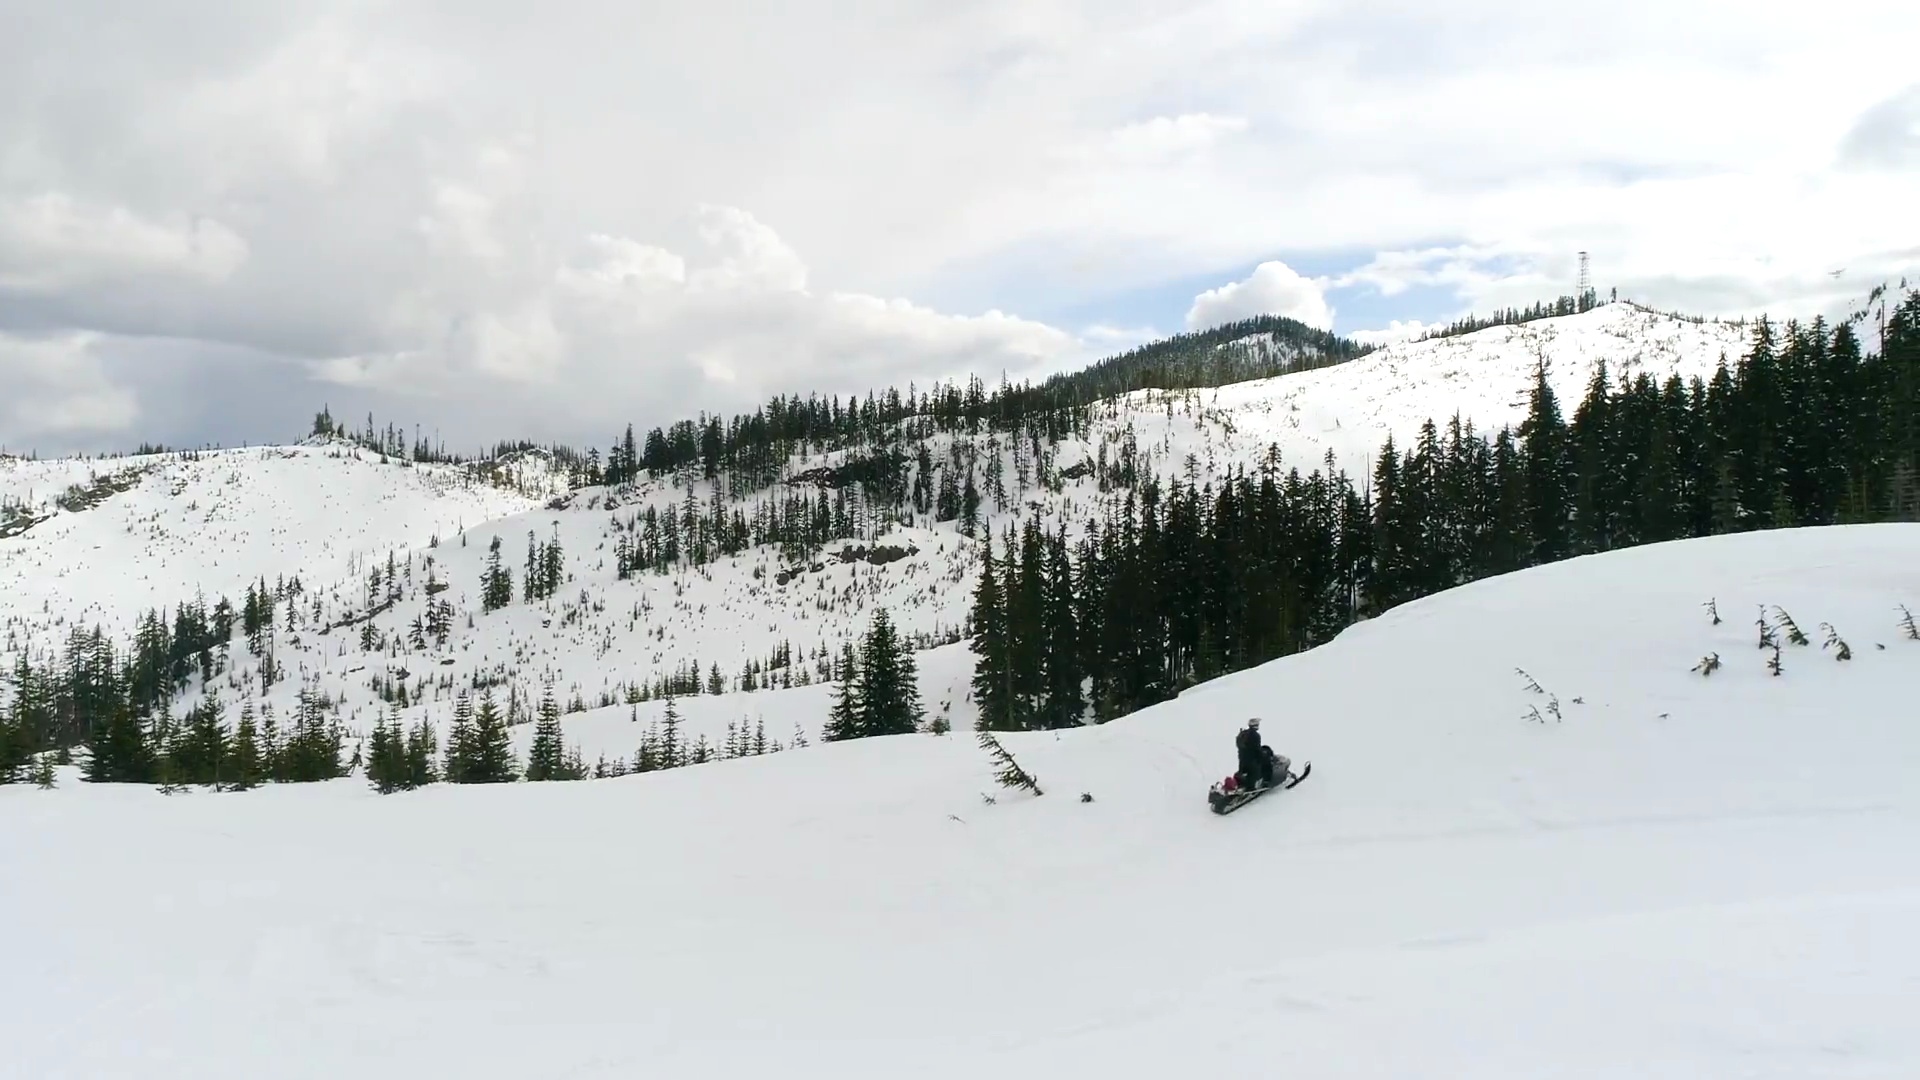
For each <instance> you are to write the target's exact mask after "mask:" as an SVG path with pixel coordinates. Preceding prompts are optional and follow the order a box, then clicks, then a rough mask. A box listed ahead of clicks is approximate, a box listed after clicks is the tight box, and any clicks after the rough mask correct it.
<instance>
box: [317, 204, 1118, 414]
mask: <svg viewBox="0 0 1920 1080" xmlns="http://www.w3.org/2000/svg"><path fill="white" fill-rule="evenodd" d="M695 224H696V228H695V230H694V231H695V233H696V234H697V235H698V236H699V237H700V239H701V241H702V242H703V246H704V248H705V249H706V254H707V255H708V256H709V258H708V259H707V261H704V262H701V261H697V260H692V259H689V258H688V257H686V256H683V255H681V254H678V253H676V252H672V251H668V250H666V249H664V248H661V247H658V246H654V245H650V244H645V243H642V242H640V241H637V240H634V239H631V238H628V237H620V236H610V235H606V234H597V235H593V236H589V237H586V238H584V239H583V240H582V242H581V243H580V244H579V245H578V247H577V249H576V251H575V252H574V253H573V257H572V258H571V259H569V260H568V261H567V262H565V263H563V264H562V265H560V266H558V267H557V268H556V269H555V270H554V272H553V273H552V275H551V277H550V279H548V280H547V281H545V282H539V283H534V284H531V285H530V286H529V287H528V289H527V290H526V291H525V292H524V293H523V294H521V295H520V296H519V297H518V298H517V299H514V300H511V301H507V300H503V299H501V298H500V297H499V296H498V295H496V294H492V293H490V292H486V291H484V290H483V291H482V293H481V294H480V295H479V297H478V298H477V299H476V300H475V302H474V304H473V305H471V306H468V305H466V304H463V303H462V301H461V299H460V298H458V297H454V296H448V295H438V296H427V295H422V294H417V293H416V294H410V295H408V296H406V297H404V298H403V300H402V301H400V302H399V303H398V304H397V305H396V307H395V309H394V313H393V315H392V318H391V319H390V320H389V322H388V326H389V327H390V328H391V329H392V330H393V338H392V344H391V347H389V348H386V349H382V350H376V351H369V352H365V353H360V354H355V355H351V356H343V357H333V358H329V359H325V360H321V361H317V362H314V363H313V364H311V365H310V368H311V370H312V372H313V373H314V375H315V376H316V377H318V378H320V379H323V380H325V381H328V382H333V383H337V384H340V385H342V386H351V387H359V388H372V389H377V390H381V391H385V392H389V393H396V394H409V395H417V396H419V397H422V398H426V399H438V400H441V401H451V400H457V399H461V398H463V397H472V396H473V395H476V394H478V395H483V396H484V395H487V394H490V393H492V394H498V393H503V392H504V393H511V394H513V395H515V397H514V400H515V402H516V404H518V405H519V406H521V407H522V408H524V409H527V410H529V411H546V410H551V411H558V410H561V409H565V410H568V411H569V412H570V413H571V414H572V415H573V416H574V417H575V418H578V419H586V420H589V421H591V422H592V423H593V424H594V425H595V426H594V427H593V428H592V430H594V431H600V430H603V429H605V428H607V427H609V426H611V425H614V424H616V423H618V422H620V421H622V420H623V419H625V418H626V417H628V416H630V415H631V414H632V412H633V411H634V408H635V405H636V403H643V402H647V401H652V400H658V399H661V398H665V399H668V400H671V401H673V402H675V403H676V409H677V410H678V411H680V412H692V411H695V410H697V409H701V408H709V407H713V406H716V405H724V406H727V407H733V408H751V407H752V406H753V405H754V404H756V403H757V402H758V401H761V400H764V398H765V397H766V396H768V395H771V394H774V393H807V392H813V391H819V392H823V393H839V394H843V395H844V394H853V393H864V392H865V391H867V390H869V389H872V388H874V387H876V386H880V385H885V384H887V383H889V382H895V381H899V382H904V381H906V380H908V379H918V380H920V382H921V383H922V385H925V384H926V383H928V382H930V381H932V380H934V379H937V378H959V377H962V376H964V375H966V374H970V373H975V372H978V373H981V374H984V375H993V376H997V375H998V374H999V373H1000V372H1002V371H1005V372H1008V373H1009V374H1010V375H1011V376H1012V377H1014V378H1020V377H1023V376H1026V375H1031V374H1039V373H1044V372H1047V371H1050V370H1053V368H1054V367H1056V366H1057V365H1058V363H1059V362H1060V361H1062V360H1063V359H1066V358H1077V359H1085V358H1086V356H1087V355H1088V353H1087V347H1086V346H1084V345H1083V344H1082V343H1081V342H1080V341H1078V340H1076V339H1075V338H1074V337H1073V336H1072V335H1070V334H1067V333H1065V332H1063V331H1061V330H1058V329H1055V328H1053V327H1050V326H1047V325H1045V324H1042V323H1038V322H1035V321H1032V320H1028V319H1022V318H1019V317H1016V316H1013V315H1009V314H1006V313H1004V312H1000V311H988V312H986V313H984V314H981V315H978V316H959V315H951V314H944V313H941V312H938V311H935V310H933V309H931V308H928V307H926V306H923V305H919V304H915V303H912V302H910V301H908V300H904V299H886V298H882V297H877V296H871V295H866V294H861V293H852V292H829V291H817V290H813V289H811V288H809V287H808V284H807V280H808V270H807V267H806V265H805V264H804V263H803V262H802V261H801V259H800V256H799V255H798V253H796V252H795V251H794V250H793V249H792V248H791V247H789V246H788V245H787V244H786V243H785V242H784V241H783V240H782V239H781V238H780V236H779V235H778V234H777V233H775V232H774V231H773V230H772V229H771V228H769V227H768V226H767V225H766V224H765V223H763V222H761V221H759V220H758V219H756V218H755V217H754V216H753V215H751V214H749V213H746V212H745V211H743V210H740V209H737V208H734V207H721V206H702V207H700V208H698V210H697V212H696V214H695ZM531 280H532V279H529V281H531ZM501 312H509V313H510V314H502V313H501ZM436 326H438V327H440V328H441V332H440V333H438V334H434V333H431V332H430V331H431V329H432V328H434V327H436ZM428 339H431V340H430V341H429V340H428ZM423 342H425V343H424V344H423Z"/></svg>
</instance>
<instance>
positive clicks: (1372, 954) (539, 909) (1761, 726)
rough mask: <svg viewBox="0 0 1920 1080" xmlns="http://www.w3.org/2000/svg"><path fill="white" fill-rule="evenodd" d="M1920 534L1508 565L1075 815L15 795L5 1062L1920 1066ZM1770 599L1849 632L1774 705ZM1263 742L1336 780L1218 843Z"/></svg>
mask: <svg viewBox="0 0 1920 1080" xmlns="http://www.w3.org/2000/svg"><path fill="white" fill-rule="evenodd" d="M1916 551H1920V526H1915V525H1884V526H1862V527H1847V528H1832V529H1817V530H1797V531H1788V532H1776V533H1767V534H1749V535H1740V536H1732V537H1720V538H1715V539H1711V540H1703V541H1688V542H1683V543H1677V544H1666V545H1658V546H1651V547H1646V548H1639V549H1634V550H1629V551H1624V552H1616V553H1612V554H1607V555H1602V556H1596V557H1590V558H1585V559H1579V560H1574V561H1570V562H1566V563H1561V564H1557V565H1553V566H1548V567H1542V568H1539V569H1535V570H1531V571H1528V572H1525V573H1522V574H1517V575H1512V576H1509V577H1506V578H1501V579H1495V580H1490V581H1485V582H1480V583H1477V584H1474V585H1471V586H1468V587H1465V588H1461V589H1457V590H1454V591H1451V592H1448V593H1445V594H1441V595H1438V596H1434V597H1431V598H1428V599H1426V600H1422V601H1418V602H1415V603H1411V604H1408V605H1406V606H1404V607H1402V608H1399V609H1397V610H1395V611H1393V612H1390V613H1388V614H1387V615H1385V616H1383V617H1381V618H1379V619H1377V620H1374V621H1372V622H1370V623H1366V624H1363V625H1360V626H1357V627H1355V628H1353V629H1351V630H1350V631H1348V632H1347V633H1346V634H1345V635H1343V636H1342V637H1341V638H1340V639H1338V640H1337V641H1335V642H1333V643H1332V644H1330V645H1328V646H1326V647H1324V648H1321V649H1318V650H1315V651H1312V652H1309V653H1305V654H1302V655H1299V656H1295V657H1289V658H1286V659H1283V660H1280V661H1277V662H1275V663H1272V664H1268V665H1265V666H1263V667H1260V668H1257V669H1254V670H1251V671H1246V672H1242V673H1240V674H1238V675H1235V676H1231V677H1228V678H1224V679H1220V680H1217V681H1215V682H1212V683H1209V684H1206V685H1204V686H1202V687H1199V688H1196V689H1195V690H1193V691H1190V692H1189V693H1187V694H1186V695H1185V696H1183V697H1182V698H1181V699H1179V700H1177V701H1174V702H1171V703H1168V704H1166V705H1163V706H1161V707H1158V708H1154V709H1151V710H1147V711H1144V712H1141V713H1138V714H1135V715H1133V716H1130V717H1126V718H1123V719H1121V720H1118V721H1116V722H1114V723H1111V724H1108V725H1106V726H1103V727H1099V728H1090V729H1087V730H1082V731H1074V732H1071V733H1066V734H1062V735H1058V736H1056V735H1052V734H1031V735H1021V736H1011V737H1008V738H1007V739H1006V743H1007V745H1008V746H1009V748H1011V749H1012V750H1013V752H1014V753H1015V754H1016V755H1017V756H1018V757H1019V759H1020V761H1021V763H1022V764H1023V765H1025V766H1026V767H1027V768H1028V769H1029V770H1030V771H1031V772H1032V773H1034V774H1035V775H1036V776H1037V778H1038V780H1039V783H1040V785H1041V786H1042V788H1043V789H1044V790H1045V794H1044V795H1042V796H1040V797H1037V798H1036V797H1034V796H1031V795H1026V794H1016V793H1013V792H1008V791H1004V790H998V789H995V788H994V787H993V786H992V782H991V778H990V770H989V765H988V762H987V759H986V757H985V755H984V754H983V753H982V752H981V751H980V750H979V748H978V747H977V746H975V745H974V743H973V740H972V739H971V737H969V736H968V735H967V734H966V733H964V732H962V733H959V734H956V735H952V736H945V737H937V736H931V735H918V736H903V737H899V738H894V739H884V740H872V741H867V742H863V743H857V744H850V745H834V746H815V747H811V748H807V749H803V750H798V751H793V752H787V753H781V754H776V755H770V756H767V757H760V758H750V759H744V760H738V761H731V762H725V763H719V764H713V765H706V766H699V767H692V768H687V769H681V770H674V771H670V772H665V773H654V774H649V775H644V776H630V777H625V778H621V779H616V780H603V781H591V782H583V783H574V784H541V785H528V784H517V785H512V786H503V787H496V788H479V789H475V788H451V787H445V786H440V787H437V788H429V789H425V790H421V791H417V792H412V793H407V794H400V795H393V796H386V797H382V796H379V795H375V794H373V793H372V792H371V791H369V790H368V789H367V788H366V786H365V784H364V782H362V781H361V780H359V779H357V778H356V779H352V780H346V781H340V782H337V783H332V784H327V785H319V786H308V787H281V788H268V789H263V790H259V791H255V792H251V793H246V794H232V795H228V794H213V793H208V792H195V793H191V794H182V795H175V796H170V797H169V796H163V795H160V794H158V793H157V792H155V791H152V790H146V789H130V788H96V787H89V786H87V785H84V784H81V783H79V782H78V781H77V780H76V779H74V778H73V777H72V776H70V775H68V776H63V778H62V785H61V787H60V788H58V789H56V790H54V791H52V792H42V791H37V790H32V789H5V790H0V958H3V959H0V963H3V964H4V966H0V1074H4V1075H6V1076H8V1077H12V1076H19V1077H22V1078H35V1080H42V1078H44V1080H54V1078H82V1077H84V1078H88V1080H96V1078H98V1080H104V1078H110V1077H142V1078H171V1077H182V1078H193V1080H212V1078H223V1077H232V1078H242V1077H245V1078H267V1077H271V1078H276V1080H279V1078H321V1077H326V1078H344V1077H351V1078H355V1080H380V1078H387V1077H405V1078H408V1080H417V1078H419V1077H427V1076H447V1077H463V1078H493V1077H500V1078H514V1080H523V1078H528V1077H554V1078H560V1077H567V1078H598V1077H622V1078H626V1077H650V1078H651V1077H745V1076H761V1077H831V1078H849V1077H940V1078H945V1077H954V1078H959V1077H967V1078H982V1077H1000V1078H1007V1077H1034V1078H1043V1077H1044V1078H1047V1080H1063V1078H1068V1077H1100V1078H1103V1080H1110V1078H1133V1077H1139V1078H1155V1080H1160V1078H1171V1077H1179V1078H1190V1077H1191V1078H1210V1077H1225V1076H1246V1077H1255V1076H1257V1077H1289V1078H1298V1077H1422V1078H1424V1077H1473V1078H1516V1080H1517V1078H1523V1077H1524V1078H1528V1080H1534V1078H1540V1077H1636V1078H1641V1077H1675V1078H1678V1077H1687V1078H1695V1077H1706V1076H1713V1077H1809V1076H1820V1077H1914V1076H1920V1022H1916V1019H1915V1018H1916V1017H1920V783H1916V780H1917V779H1920V716H1917V715H1916V712H1915V709H1914V705H1913V702H1914V700H1915V695H1916V691H1920V641H1913V640H1909V639H1908V638H1907V637H1906V635H1905V633H1904V631H1903V630H1902V629H1901V627H1900V625H1899V623H1900V618H1901V615H1900V611H1899V609H1898V606H1899V605H1901V604H1905V605H1907V606H1908V607H1909V608H1920V560H1916V559H1915V557H1914V556H1915V552H1916ZM1709 600H1712V601H1714V602H1715V603H1716V605H1717V610H1718V612H1719V614H1720V616H1721V617H1722V619H1723V620H1724V621H1723V622H1721V623H1720V624H1719V625H1713V623H1712V621H1711V619H1710V616H1709V613H1708V609H1707V608H1706V606H1705V605H1706V604H1707V602H1708V601H1709ZM1761 605H1766V610H1765V615H1766V618H1767V619H1768V621H1769V622H1771V623H1776V624H1777V623H1778V622H1779V621H1780V615H1779V613H1778V612H1777V611H1776V609H1775V605H1779V607H1780V608H1783V609H1784V610H1785V611H1786V612H1787V613H1789V614H1790V615H1791V617H1792V618H1793V619H1794V620H1795V621H1796V622H1797V624H1798V625H1799V626H1800V627H1801V628H1802V629H1803V630H1804V631H1805V633H1806V635H1807V636H1808V638H1810V639H1811V641H1810V644H1808V645H1805V646H1800V645H1794V644H1790V643H1786V642H1785V641H1784V640H1783V644H1782V651H1781V653H1780V657H1779V659H1780V665H1781V670H1780V674H1778V675H1775V674H1773V673H1771V672H1770V671H1769V669H1768V665H1767V661H1768V660H1769V659H1770V658H1772V657H1773V655H1774V654H1773V652H1772V650H1770V649H1769V650H1763V649H1761V648H1759V647H1757V641H1758V635H1759V630H1758V627H1757V626H1756V619H1758V618H1760V616H1761ZM1822 623H1830V624H1832V626H1833V627H1834V628H1835V629H1837V631H1838V634H1839V636H1840V637H1842V638H1844V639H1845V641H1846V642H1847V644H1848V645H1849V646H1850V647H1851V652H1852V658H1851V659H1850V660H1846V661H1840V660H1836V659H1835V649H1833V648H1827V647H1823V642H1824V641H1825V639H1826V636H1827V635H1826V632H1825V631H1824V630H1823V629H1822V628H1821V624H1822ZM1782 633H1783V638H1784V631H1783V632H1782ZM1716 653H1717V654H1718V656H1719V658H1720V660H1721V662H1722V666H1721V667H1720V668H1719V669H1718V670H1716V671H1714V672H1713V673H1712V674H1711V675H1710V676H1708V675H1702V674H1700V673H1698V672H1696V671H1693V670H1690V669H1692V668H1693V667H1694V666H1695V665H1696V664H1697V663H1698V662H1699V661H1701V660H1702V658H1704V657H1707V656H1709V655H1710V654H1716ZM1516 669H1521V670H1524V671H1525V672H1526V676H1522V675H1521V674H1519V673H1518V672H1517V671H1516ZM1529 677H1530V678H1531V680H1533V681H1535V682H1537V684H1538V686H1539V691H1538V692H1536V691H1535V690H1533V689H1532V688H1530V686H1529ZM780 693H784V692H771V693H763V694H762V695H759V696H760V698H761V700H760V702H758V703H757V707H759V708H764V709H765V711H766V715H767V718H768V728H769V730H770V731H774V730H782V731H783V730H784V728H785V726H786V725H784V724H781V723H778V722H777V721H776V719H775V718H776V717H777V715H778V713H777V711H776V707H777V704H778V696H777V695H778V694H780ZM1536 708H1537V709H1538V710H1539V716H1540V721H1539V722H1536V721H1535V720H1534V719H1533V718H1532V710H1534V709H1536ZM1556 710H1557V712H1558V718H1557V719H1556V717H1555V716H1554V715H1553V714H1554V712H1555V711H1556ZM1254 715H1258V716H1261V717H1263V718H1264V719H1265V724H1264V725H1263V729H1264V731H1265V732H1266V735H1267V738H1268V740H1269V742H1271V743H1273V744H1274V745H1275V746H1276V748H1277V749H1279V750H1280V751H1281V752H1282V753H1285V754H1288V755H1290V756H1292V757H1293V759H1294V760H1295V761H1296V762H1302V761H1306V760H1311V761H1312V762H1313V765H1314V771H1313V776H1312V778H1311V779H1309V780H1308V781H1307V782H1306V783H1305V784H1302V785H1301V786H1300V787H1298V788H1296V789H1294V790H1292V791H1289V792H1284V793H1280V794H1276V795H1272V796H1269V797H1268V798H1266V799H1263V800H1261V801H1259V802H1256V803H1254V804H1253V805H1251V806H1248V807H1246V808H1244V809H1242V810H1240V811H1238V812H1237V813H1235V814H1233V815H1231V816H1228V817H1224V818H1222V817H1216V816H1214V815H1212V814H1210V813H1208V812H1207V809H1206V803H1205V793H1206V789H1207V786H1208V784H1209V783H1211V782H1212V781H1214V780H1216V779H1218V778H1219V777H1220V776H1222V775H1224V774H1225V773H1226V772H1228V771H1229V770H1230V769H1231V768H1232V764H1233V733H1234V732H1235V730H1236V729H1237V728H1238V727H1239V726H1240V725H1241V724H1242V723H1243V722H1244V720H1245V719H1246V718H1247V717H1248V716H1254ZM983 792H997V794H996V797H995V800H994V802H993V803H992V804H989V803H987V802H986V801H985V800H984V799H983V798H982V793H983ZM1082 793H1087V794H1090V795H1091V796H1092V801H1090V802H1088V801H1082V798H1081V796H1082Z"/></svg>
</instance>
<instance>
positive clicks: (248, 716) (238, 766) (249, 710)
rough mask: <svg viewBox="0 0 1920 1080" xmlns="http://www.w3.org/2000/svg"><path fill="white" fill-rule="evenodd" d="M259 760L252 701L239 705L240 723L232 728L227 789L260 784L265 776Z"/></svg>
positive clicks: (245, 789)
mask: <svg viewBox="0 0 1920 1080" xmlns="http://www.w3.org/2000/svg"><path fill="white" fill-rule="evenodd" d="M265 771H266V770H265V767H264V765H263V763H262V761H261V754H260V734H259V728H258V726H257V725H256V724H255V723H254V716H253V702H251V701H248V702H245V703H243V704H242V705H241V706H240V723H239V724H238V726H236V727H235V728H234V732H233V745H232V747H231V748H230V750H229V752H228V754H227V765H226V770H225V772H226V778H227V790H229V791H247V790H250V789H252V788H256V787H259V786H260V783H261V781H262V780H263V779H264V778H265Z"/></svg>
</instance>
